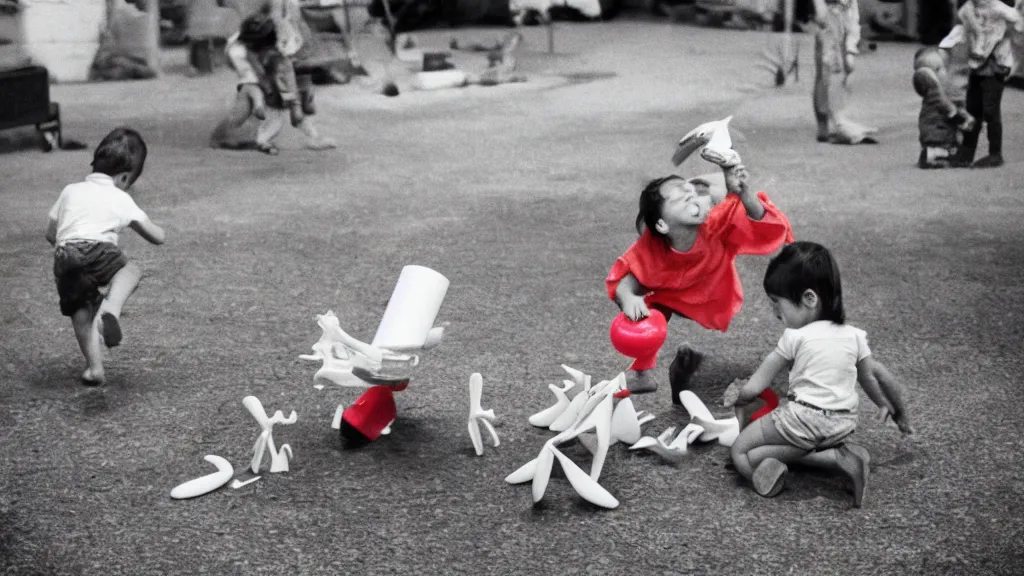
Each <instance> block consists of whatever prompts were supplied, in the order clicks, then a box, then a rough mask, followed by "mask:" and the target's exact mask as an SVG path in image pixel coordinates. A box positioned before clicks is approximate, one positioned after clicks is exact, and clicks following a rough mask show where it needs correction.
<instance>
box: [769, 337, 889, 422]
mask: <svg viewBox="0 0 1024 576" xmlns="http://www.w3.org/2000/svg"><path fill="white" fill-rule="evenodd" d="M775 352H776V353H777V354H779V355H780V356H782V357H783V358H785V359H786V360H791V361H792V362H793V366H792V368H790V371H789V393H790V395H793V396H796V398H797V400H800V401H802V402H806V403H808V404H811V405H814V406H817V407H818V408H821V409H823V410H851V411H855V410H856V409H857V405H858V403H859V402H860V399H859V397H858V396H857V363H858V362H860V361H861V360H863V359H865V358H867V357H868V356H870V355H871V349H870V348H869V347H868V337H867V333H866V332H864V331H863V330H861V329H859V328H854V327H853V326H850V325H848V324H835V323H833V322H829V321H827V320H820V321H818V322H811V323H810V324H808V325H806V326H804V327H803V328H798V329H787V330H786V331H785V332H783V333H782V338H781V339H779V344H778V346H777V347H776V348H775Z"/></svg>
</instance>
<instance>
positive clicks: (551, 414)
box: [530, 380, 576, 428]
mask: <svg viewBox="0 0 1024 576" xmlns="http://www.w3.org/2000/svg"><path fill="white" fill-rule="evenodd" d="M562 383H563V384H565V386H564V387H562V388H559V387H558V386H556V385H554V384H548V389H549V390H551V392H553V393H554V395H555V399H556V402H555V404H554V405H552V406H549V407H548V408H545V409H544V410H541V411H540V412H537V413H536V414H534V415H533V416H530V424H532V425H534V426H536V427H538V428H547V427H548V426H551V425H552V424H554V423H555V419H556V418H558V417H559V416H560V415H561V414H562V413H563V412H565V409H566V408H568V407H569V404H570V402H569V397H568V396H567V395H566V394H567V393H568V392H569V391H570V390H572V389H573V388H574V387H575V386H576V383H575V382H570V381H569V380H562Z"/></svg>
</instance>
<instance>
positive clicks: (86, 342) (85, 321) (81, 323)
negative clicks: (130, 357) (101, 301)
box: [71, 306, 103, 386]
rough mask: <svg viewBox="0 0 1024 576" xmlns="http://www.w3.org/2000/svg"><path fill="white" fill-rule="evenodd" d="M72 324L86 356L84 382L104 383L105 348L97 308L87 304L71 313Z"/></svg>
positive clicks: (90, 383) (79, 344) (83, 354)
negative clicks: (102, 345)
mask: <svg viewBox="0 0 1024 576" xmlns="http://www.w3.org/2000/svg"><path fill="white" fill-rule="evenodd" d="M71 324H72V326H74V329H75V339H76V340H78V347H79V348H81V350H82V356H84V357H85V372H82V382H83V383H84V384H87V385H89V386H97V385H99V384H102V383H103V350H102V349H100V335H99V332H97V330H96V308H94V307H93V306H86V307H83V308H79V309H78V310H76V311H75V313H74V314H72V315H71Z"/></svg>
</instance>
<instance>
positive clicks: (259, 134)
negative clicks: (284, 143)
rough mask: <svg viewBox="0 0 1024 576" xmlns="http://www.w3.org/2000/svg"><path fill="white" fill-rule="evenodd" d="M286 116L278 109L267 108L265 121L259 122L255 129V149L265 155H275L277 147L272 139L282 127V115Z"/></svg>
mask: <svg viewBox="0 0 1024 576" xmlns="http://www.w3.org/2000/svg"><path fill="white" fill-rule="evenodd" d="M285 114H287V112H285V111H284V110H281V109H279V108H267V119H266V120H264V121H262V122H260V125H259V127H258V128H256V148H257V149H258V150H260V151H261V152H264V153H266V154H271V155H274V154H277V147H276V146H274V138H275V137H276V136H277V134H278V133H279V132H280V131H281V128H283V127H284V115H285Z"/></svg>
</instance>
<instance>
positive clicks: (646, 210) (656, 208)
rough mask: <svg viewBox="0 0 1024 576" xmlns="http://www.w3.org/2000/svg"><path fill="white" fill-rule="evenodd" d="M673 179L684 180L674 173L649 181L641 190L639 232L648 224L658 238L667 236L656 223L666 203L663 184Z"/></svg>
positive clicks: (637, 224)
mask: <svg viewBox="0 0 1024 576" xmlns="http://www.w3.org/2000/svg"><path fill="white" fill-rule="evenodd" d="M672 180H682V177H680V176H676V175H675V174H672V175H671V176H664V177H662V178H655V179H654V180H651V181H650V182H648V183H647V185H646V186H644V189H643V190H642V191H641V192H640V210H639V211H638V212H637V215H636V230H637V232H638V233H639V232H640V231H641V230H643V227H644V226H646V227H647V229H648V230H649V231H650V232H651V234H653V235H654V236H655V237H656V238H662V239H665V238H666V236H665V235H664V234H662V233H661V232H658V230H657V229H656V228H655V225H656V224H657V223H658V220H660V219H661V208H662V206H664V205H665V197H664V196H662V194H661V185H662V184H664V183H665V182H670V181H672Z"/></svg>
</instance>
